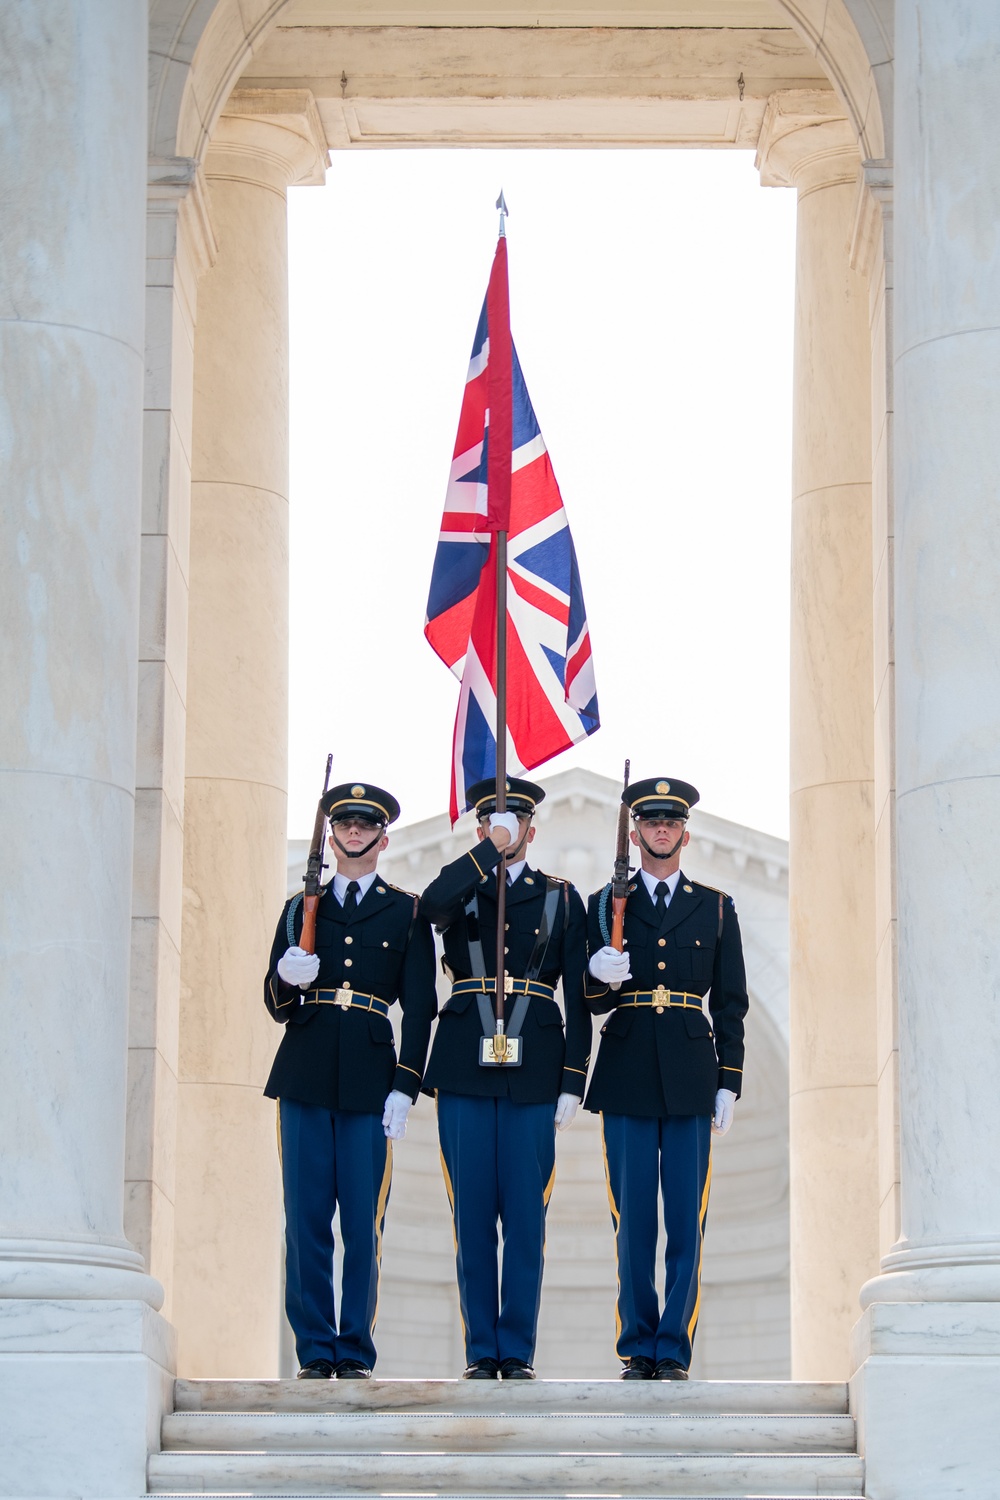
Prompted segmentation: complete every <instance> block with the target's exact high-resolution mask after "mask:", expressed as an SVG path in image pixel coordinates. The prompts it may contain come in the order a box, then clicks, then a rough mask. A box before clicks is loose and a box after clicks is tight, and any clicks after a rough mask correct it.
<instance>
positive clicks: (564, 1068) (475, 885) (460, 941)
mask: <svg viewBox="0 0 1000 1500" xmlns="http://www.w3.org/2000/svg"><path fill="white" fill-rule="evenodd" d="M499 861H500V854H499V851H498V850H497V848H496V846H495V845H494V844H493V843H492V842H491V841H490V840H489V839H484V840H483V841H482V843H480V844H477V845H476V847H475V849H473V850H471V851H470V853H468V854H463V855H462V856H461V858H460V859H456V860H454V861H453V862H452V863H451V864H449V865H445V867H444V869H443V870H442V871H441V873H440V875H439V876H438V877H437V879H436V880H432V881H431V883H430V885H429V886H428V887H427V889H426V891H424V894H423V895H422V896H421V898H420V911H421V913H422V914H423V915H424V916H425V917H427V918H429V919H430V921H432V922H433V923H435V925H436V926H437V928H438V931H443V933H444V958H445V963H446V965H447V968H448V970H449V972H450V974H451V976H452V978H453V979H468V978H472V977H474V976H473V974H472V964H471V961H470V958H469V944H468V927H467V921H466V916H465V902H466V900H467V898H468V896H469V894H470V893H471V892H472V891H473V890H476V891H478V893H479V922H480V937H481V940H482V945H483V957H484V960H485V967H486V973H487V975H488V976H490V977H495V975H496V941H497V940H496V931H497V887H496V876H495V874H494V873H493V872H494V870H495V868H496V866H497V864H498V863H499ZM559 884H560V886H561V888H562V890H561V896H560V901H559V906H558V908H557V916H556V920H555V922H554V923H553V930H552V933H551V936H550V939H549V945H548V949H547V951H546V955H545V962H544V964H543V967H542V970H541V972H540V973H539V975H538V979H539V980H540V981H541V982H542V983H543V984H548V985H552V986H553V987H555V985H556V984H557V983H558V982H559V980H560V978H561V979H562V986H563V1003H564V1005H565V1007H566V1021H565V1032H564V1030H563V1015H562V1012H561V1011H560V1009H559V1006H558V1004H557V1002H556V1001H555V1000H548V999H545V998H544V997H540V996H533V997H532V999H531V1001H530V1003H529V1006H528V1011H527V1014H526V1015H525V1018H524V1024H523V1025H522V1027H521V1036H522V1037H523V1039H524V1043H523V1062H522V1064H521V1066H520V1067H519V1068H484V1067H480V1065H479V1038H480V1037H481V1036H482V1034H483V1028H482V1022H481V1020H480V1015H479V1007H478V1005H477V1003H476V997H475V995H473V994H464V995H453V996H452V997H451V998H450V999H449V1000H447V1001H446V1002H445V1004H444V1006H443V1007H442V1009H441V1015H440V1017H439V1019H438V1027H437V1034H436V1036H435V1038H434V1045H433V1047H432V1048H431V1056H430V1061H429V1063H428V1064H427V1074H426V1077H425V1079H424V1086H425V1089H426V1090H427V1092H428V1093H430V1092H432V1091H433V1090H434V1089H443V1090H445V1091H446V1092H447V1093H451V1094H475V1095H481V1096H487V1097H498V1096H500V1095H508V1094H509V1096H510V1098H511V1099H512V1100H513V1101H514V1102H515V1103H516V1104H545V1103H548V1102H549V1101H551V1102H552V1103H553V1104H554V1103H555V1101H556V1099H557V1098H558V1097H559V1095H560V1094H561V1093H563V1094H576V1095H577V1097H578V1098H582V1097H583V1091H584V1086H585V1084H586V1081H587V1064H588V1063H589V1061H590V1036H591V1030H592V1022H591V1019H590V1013H589V1011H588V1009H587V1005H586V1002H585V1001H584V998H583V971H584V967H585V964H586V958H587V954H586V946H587V940H586V913H585V911H584V908H583V902H582V900H581V899H580V896H579V894H578V892H577V891H576V890H575V889H574V887H573V886H572V885H570V884H569V883H568V881H560V882H559ZM545 891H546V876H545V875H543V874H542V872H541V871H540V870H533V869H531V868H530V866H528V865H525V867H524V869H523V870H522V871H521V874H520V875H519V876H518V878H517V880H515V881H514V883H513V885H510V886H508V887H507V898H506V905H507V915H506V923H507V942H506V944H505V946H506V948H507V957H506V962H507V972H508V973H509V974H512V975H513V976H514V977H515V978H519V979H523V978H524V973H525V969H526V968H527V966H528V964H529V962H530V960H531V955H532V952H533V950H534V946H535V938H536V936H537V935H538V928H539V924H540V922H541V919H542V909H543V907H544V905H545ZM488 999H489V1002H490V1006H491V1008H492V1005H493V996H492V995H490V996H489V997H488ZM516 1001H517V996H516V995H508V996H507V999H506V1004H505V1015H506V1017H507V1019H508V1020H509V1019H510V1015H511V1012H512V1010H513V1008H514V1005H515V1003H516Z"/></svg>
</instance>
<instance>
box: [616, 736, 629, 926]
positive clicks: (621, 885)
mask: <svg viewBox="0 0 1000 1500" xmlns="http://www.w3.org/2000/svg"><path fill="white" fill-rule="evenodd" d="M629 766H630V762H629V761H626V762H625V785H624V787H623V788H622V796H623V797H624V795H625V793H626V792H627V791H628V773H629ZM628 814H629V809H628V804H627V803H626V802H623V803H622V805H621V807H620V808H619V809H618V834H617V837H616V839H615V873H614V875H613V876H612V877H611V946H612V948H617V949H618V952H619V953H621V952H622V951H623V950H624V947H625V902H626V901H627V900H628V876H629V867H628Z"/></svg>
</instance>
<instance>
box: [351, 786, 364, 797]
mask: <svg viewBox="0 0 1000 1500" xmlns="http://www.w3.org/2000/svg"><path fill="white" fill-rule="evenodd" d="M364 795H365V789H364V787H363V786H352V787H351V796H352V797H363V796H364Z"/></svg>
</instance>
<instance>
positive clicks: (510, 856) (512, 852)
mask: <svg viewBox="0 0 1000 1500" xmlns="http://www.w3.org/2000/svg"><path fill="white" fill-rule="evenodd" d="M493 812H496V808H494V809H493ZM483 816H484V817H486V818H491V817H492V816H493V813H484V815H483ZM514 816H515V817H517V814H516V813H515V814H514ZM532 817H534V813H532ZM530 832H531V818H529V819H528V826H527V828H526V829H525V830H524V833H523V834H522V835H521V839H520V842H519V843H517V844H508V845H507V846H506V848H504V849H501V850H500V853H501V854H502V855H503V856H504V858H505V859H506V861H507V863H508V864H510V862H511V861H512V860H514V861H515V862H516V861H517V859H518V858H519V857H520V855H521V851H522V850H523V849H524V848H525V847H526V846H527V842H528V834H529V833H530Z"/></svg>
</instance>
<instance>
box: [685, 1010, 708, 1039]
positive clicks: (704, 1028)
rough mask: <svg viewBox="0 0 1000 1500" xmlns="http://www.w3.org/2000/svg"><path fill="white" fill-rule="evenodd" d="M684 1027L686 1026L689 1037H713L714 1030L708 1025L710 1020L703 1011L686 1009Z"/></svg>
mask: <svg viewBox="0 0 1000 1500" xmlns="http://www.w3.org/2000/svg"><path fill="white" fill-rule="evenodd" d="M684 1025H685V1028H686V1030H687V1034H688V1036H693V1037H699V1036H701V1037H705V1036H708V1037H710V1036H711V1035H712V1028H711V1026H710V1025H709V1024H708V1020H707V1018H706V1016H705V1012H704V1011H703V1010H688V1009H685V1011H684Z"/></svg>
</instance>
